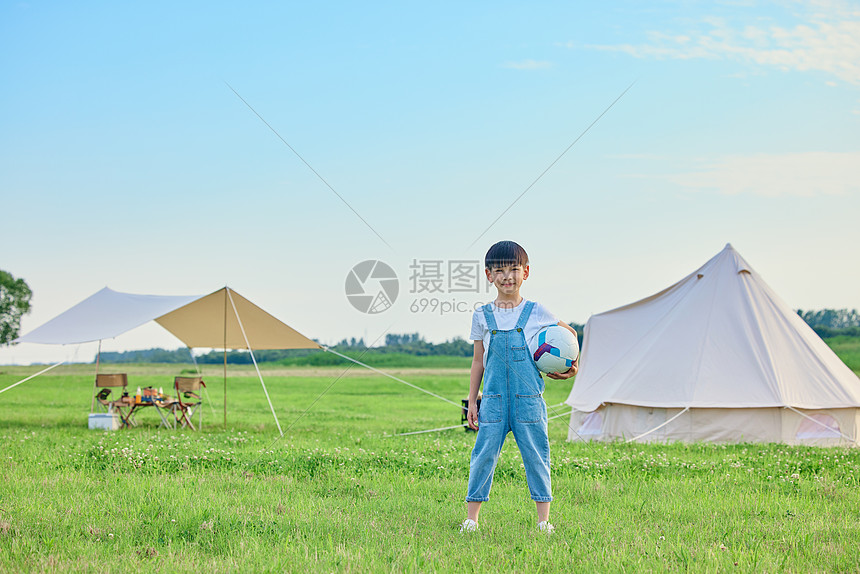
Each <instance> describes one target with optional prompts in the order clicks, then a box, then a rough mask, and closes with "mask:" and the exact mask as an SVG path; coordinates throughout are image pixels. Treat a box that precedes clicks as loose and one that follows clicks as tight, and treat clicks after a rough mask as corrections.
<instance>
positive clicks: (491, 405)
mask: <svg viewBox="0 0 860 574" xmlns="http://www.w3.org/2000/svg"><path fill="white" fill-rule="evenodd" d="M484 267H485V273H486V274H487V279H488V280H489V281H490V282H491V283H492V284H493V285H494V286H495V287H496V290H497V296H496V300H495V301H493V302H492V303H488V304H487V305H484V306H483V307H481V309H479V310H477V311H475V313H474V315H473V316H472V332H471V336H470V338H471V339H472V341H474V356H473V358H472V371H471V376H470V378H469V411H468V413H467V415H466V417H467V420H468V421H469V426H470V427H471V428H472V429H475V430H477V431H478V436H477V438H476V440H475V448H474V449H472V459H471V463H470V466H469V488H468V493H467V495H466V502H467V503H468V518H466V520H465V521H463V524H462V525H461V526H460V532H471V531H474V530H476V529H477V528H478V513H479V512H480V510H481V503H482V502H484V501H486V500H489V495H490V487H491V486H492V483H493V473H494V471H495V468H496V462H497V461H498V459H499V454H500V453H501V450H502V445H503V444H504V442H505V437H506V436H507V434H508V432H509V431H513V433H514V439H515V440H516V441H517V447H518V448H519V449H520V455H521V456H522V459H523V465H524V466H525V469H526V479H527V480H528V485H529V492H530V493H531V497H532V500H534V501H535V504H536V505H537V515H538V529H539V530H541V531H543V532H548V533H549V532H552V531H553V526H552V524H550V523H549V522H548V520H549V505H550V501H551V500H552V488H551V485H550V474H549V438H548V437H547V414H546V403H545V402H544V400H543V396H542V395H543V390H544V381H543V379H542V378H541V376H540V372H539V371H538V369H537V367H536V366H535V363H534V360H533V359H532V353H533V352H534V349H529V347H528V342H529V341H532V340H533V339H534V338H535V335H536V334H537V333H538V331H540V330H541V329H542V328H544V327H547V326H549V325H560V326H562V327H566V328H567V329H570V331H571V332H573V333H574V335H576V332H575V331H574V330H573V329H572V328H571V327H570V326H568V325H567V324H566V323H564V322H562V321H559V320H558V319H556V318H555V317H554V316H553V315H552V314H551V313H550V312H549V311H547V310H546V308H544V307H543V306H542V305H540V304H539V303H534V302H532V301H525V300H524V299H523V298H522V297H521V296H520V287H521V286H522V284H523V281H525V280H526V279H528V276H529V257H528V255H527V254H526V251H525V249H523V248H522V247H520V246H519V245H517V244H516V243H514V242H513V241H501V242H499V243H496V244H495V245H493V246H492V247H490V250H489V251H487V255H486V257H485V258H484ZM577 368H578V363H577V361H574V363H573V366H572V367H571V368H570V370H569V371H567V372H565V373H553V374H549V375H547V376H548V377H550V378H552V379H569V378H570V377H572V376H574V375H575V374H576V371H577ZM482 379H483V381H484V394H483V398H482V399H481V411H480V413H478V410H477V408H476V406H475V405H476V402H477V398H478V389H479V387H480V386H481V380H482Z"/></svg>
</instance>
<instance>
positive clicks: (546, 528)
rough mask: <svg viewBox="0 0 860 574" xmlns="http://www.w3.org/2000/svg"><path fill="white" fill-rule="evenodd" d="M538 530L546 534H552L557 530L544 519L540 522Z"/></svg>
mask: <svg viewBox="0 0 860 574" xmlns="http://www.w3.org/2000/svg"><path fill="white" fill-rule="evenodd" d="M538 530H540V531H541V532H543V533H545V534H552V533H553V532H555V526H553V525H552V524H550V523H549V522H547V521H546V520H544V521H543V522H539V523H538Z"/></svg>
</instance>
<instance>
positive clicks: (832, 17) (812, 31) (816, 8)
mask: <svg viewBox="0 0 860 574" xmlns="http://www.w3.org/2000/svg"><path fill="white" fill-rule="evenodd" d="M804 6H805V7H806V8H808V9H810V10H812V12H811V13H809V14H808V15H807V16H805V17H803V18H801V21H800V22H799V23H797V24H795V25H793V26H779V25H775V24H771V25H762V24H759V25H734V26H733V25H732V24H731V23H729V22H728V21H727V20H725V19H723V18H716V17H708V18H704V19H702V20H701V21H700V22H699V23H698V24H697V25H696V26H694V27H693V29H689V30H685V31H683V32H677V33H669V32H665V31H651V32H648V33H647V40H646V41H645V42H644V43H639V44H615V45H589V46H587V48H589V49H593V50H603V51H612V52H621V53H625V54H629V55H630V56H633V57H635V58H654V59H676V60H691V59H709V60H734V61H738V62H742V63H745V64H748V65H754V66H762V67H767V68H777V69H780V70H797V71H819V72H825V73H829V74H832V75H833V76H836V77H837V78H839V79H841V80H843V81H846V82H850V83H852V84H855V85H860V11H858V10H857V9H856V7H855V8H853V9H850V8H849V7H846V5H844V4H842V3H839V2H836V3H834V2H810V3H806V4H804Z"/></svg>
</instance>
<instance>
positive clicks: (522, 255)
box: [484, 241, 529, 269]
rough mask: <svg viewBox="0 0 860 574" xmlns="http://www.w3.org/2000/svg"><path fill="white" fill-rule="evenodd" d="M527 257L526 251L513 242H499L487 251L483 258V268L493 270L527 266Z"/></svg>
mask: <svg viewBox="0 0 860 574" xmlns="http://www.w3.org/2000/svg"><path fill="white" fill-rule="evenodd" d="M528 264H529V256H528V253H526V250H525V249H523V248H522V247H520V245H519V244H518V243H515V242H513V241H499V242H498V243H496V244H495V245H493V246H492V247H490V249H489V251H487V255H486V256H485V257H484V267H486V268H487V269H493V268H498V267H507V266H508V265H523V266H525V265H528Z"/></svg>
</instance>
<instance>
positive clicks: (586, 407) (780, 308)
mask: <svg viewBox="0 0 860 574" xmlns="http://www.w3.org/2000/svg"><path fill="white" fill-rule="evenodd" d="M566 403H567V404H569V405H570V406H572V407H573V411H572V413H571V421H570V423H571V424H570V431H569V433H568V439H569V440H582V439H584V440H617V439H625V440H637V441H643V442H644V441H674V440H681V441H699V440H701V441H715V442H783V443H788V444H819V445H822V444H823V445H832V444H852V445H853V444H857V440H858V438H860V379H858V377H857V375H855V374H854V373H853V372H852V371H851V370H850V369H849V368H848V367H847V366H845V364H844V363H842V361H840V360H839V358H838V357H837V356H836V355H835V354H834V353H833V351H831V349H830V348H829V347H828V346H827V345H826V344H825V343H824V341H822V340H821V339H820V338H819V337H818V336H817V335H816V334H815V332H814V331H813V330H812V329H811V328H809V326H808V325H806V323H805V322H804V321H803V320H802V319H801V318H800V317H799V316H798V315H797V314H796V313H795V312H794V311H792V309H791V308H790V307H789V306H788V305H786V304H785V303H784V302H783V301H782V300H780V298H779V297H778V296H777V295H776V294H775V293H774V292H773V291H772V290H771V289H770V287H768V286H767V284H765V282H764V281H763V280H762V278H761V277H760V276H759V275H758V274H757V273H756V272H755V271H754V270H753V269H752V268H751V267H750V266H749V265H748V264H747V262H746V261H745V260H744V259H743V258H742V257H741V256H740V254H738V252H737V251H735V250H734V249H733V248H732V246H731V245H726V247H725V249H723V250H722V251H721V252H720V253H718V254H717V255H716V256H715V257H713V258H712V259H711V260H710V261H708V262H707V263H705V264H704V265H703V266H702V267H701V268H699V269H698V270H696V271H695V272H693V273H691V274H690V275H688V276H687V277H685V278H683V279H682V280H681V281H679V282H677V283H675V284H674V285H672V286H671V287H669V288H667V289H665V290H663V291H661V292H660V293H657V294H656V295H652V296H651V297H648V298H646V299H643V300H641V301H638V302H636V303H632V304H630V305H627V306H624V307H620V308H618V309H614V310H612V311H607V312H605V313H600V314H598V315H594V316H592V317H591V318H590V319H589V321H588V323H587V324H586V327H585V335H584V341H583V349H582V359H581V366H580V371H579V374H578V376H577V377H576V382H575V384H574V386H573V389H572V391H571V393H570V396H569V397H568V399H567V401H566Z"/></svg>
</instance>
